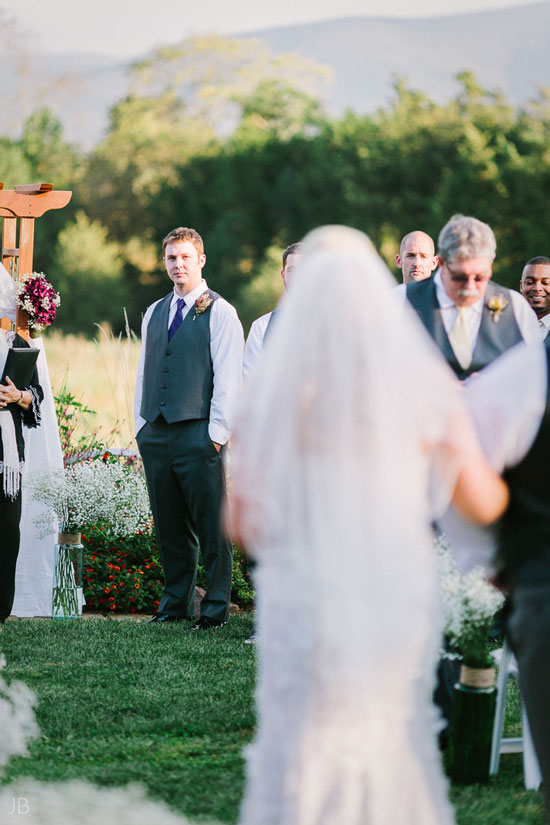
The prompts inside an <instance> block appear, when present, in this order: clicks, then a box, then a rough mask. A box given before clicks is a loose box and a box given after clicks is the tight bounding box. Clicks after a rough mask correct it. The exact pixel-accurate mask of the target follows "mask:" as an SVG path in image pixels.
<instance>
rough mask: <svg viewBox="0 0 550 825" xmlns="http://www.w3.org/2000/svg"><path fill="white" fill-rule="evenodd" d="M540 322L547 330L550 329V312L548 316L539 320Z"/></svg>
mask: <svg viewBox="0 0 550 825" xmlns="http://www.w3.org/2000/svg"><path fill="white" fill-rule="evenodd" d="M539 321H540V323H541V324H543V326H545V327H546V329H550V312H549V313H548V314H547V315H543V316H542V318H539Z"/></svg>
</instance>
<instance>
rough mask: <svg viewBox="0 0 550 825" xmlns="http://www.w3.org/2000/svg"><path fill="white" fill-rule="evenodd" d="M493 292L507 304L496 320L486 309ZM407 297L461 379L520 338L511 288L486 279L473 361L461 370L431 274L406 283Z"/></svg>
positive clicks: (488, 362) (520, 339) (477, 370)
mask: <svg viewBox="0 0 550 825" xmlns="http://www.w3.org/2000/svg"><path fill="white" fill-rule="evenodd" d="M496 295H499V296H500V295H503V296H504V298H505V299H506V300H507V301H508V305H507V306H506V307H505V308H504V309H503V310H502V312H501V313H500V317H499V319H498V321H497V322H495V321H494V319H493V317H492V313H491V311H490V310H489V309H487V302H488V301H489V300H490V299H491V298H492V297H493V296H496ZM407 298H408V299H409V302H410V303H411V305H412V307H413V308H414V309H415V310H416V312H417V314H418V317H419V318H420V320H421V321H422V323H423V324H424V326H425V327H426V329H427V331H428V332H429V333H430V335H431V336H432V338H433V339H434V341H435V343H436V344H437V346H438V347H439V349H440V350H441V353H442V355H443V357H444V358H445V360H446V361H447V362H448V364H449V366H450V367H451V369H452V370H453V372H454V373H455V375H456V376H457V378H460V380H461V381H463V380H464V379H465V378H467V377H468V376H469V375H471V374H472V373H473V372H479V370H482V369H483V367H486V366H487V364H490V363H491V361H494V360H495V358H498V356H499V355H502V353H503V352H505V351H506V350H507V349H509V348H510V347H513V346H514V344H519V342H520V341H522V340H523V337H522V334H521V332H520V329H519V327H518V323H517V321H516V318H515V315H514V311H513V309H512V301H511V299H510V290H509V289H506V287H504V286H500V284H494V283H493V282H492V281H489V283H488V285H487V292H486V293H485V301H484V306H483V315H482V316H481V324H480V327H479V334H478V337H477V341H476V346H475V349H474V352H473V356H472V363H471V365H470V366H469V367H468V369H467V370H464V369H462V367H461V366H460V364H459V363H458V361H457V360H456V356H455V354H454V351H453V348H452V346H451V342H450V341H449V337H448V335H447V332H446V330H445V326H444V324H443V319H442V318H441V310H440V308H439V304H438V302H437V294H436V288H435V283H434V279H433V276H432V277H431V278H426V279H425V280H424V281H416V282H415V283H412V284H407Z"/></svg>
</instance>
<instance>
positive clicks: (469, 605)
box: [438, 538, 504, 668]
mask: <svg viewBox="0 0 550 825" xmlns="http://www.w3.org/2000/svg"><path fill="white" fill-rule="evenodd" d="M438 554H439V562H440V587H441V595H442V607H443V616H444V633H445V635H446V636H447V638H448V640H449V645H450V648H451V655H453V654H455V655H457V654H458V655H461V656H462V659H463V662H464V664H465V665H466V666H467V667H471V668H487V667H492V665H493V659H492V657H491V654H490V652H489V650H488V646H487V640H488V638H489V634H490V632H491V628H492V625H493V621H494V617H495V613H496V612H497V611H498V610H499V609H500V608H501V607H502V605H503V603H504V595H503V594H502V593H501V592H500V590H497V589H496V588H495V587H493V585H492V584H491V583H490V582H489V581H487V577H486V574H485V571H484V570H483V568H482V567H479V566H477V567H474V568H473V569H472V570H469V571H468V572H467V573H464V572H463V571H462V570H461V569H460V568H459V567H458V565H457V563H456V562H455V560H454V558H453V556H452V553H451V551H450V550H449V548H448V546H447V543H446V542H445V540H444V539H443V538H440V539H439V541H438Z"/></svg>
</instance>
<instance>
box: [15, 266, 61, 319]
mask: <svg viewBox="0 0 550 825" xmlns="http://www.w3.org/2000/svg"><path fill="white" fill-rule="evenodd" d="M60 303H61V298H60V296H59V292H56V291H55V289H54V288H53V286H52V285H51V283H50V282H49V281H48V279H47V278H46V276H45V275H44V273H43V272H31V273H30V274H29V275H23V278H22V279H21V280H20V282H19V284H18V287H17V304H18V306H20V307H21V309H24V310H25V312H27V313H28V316H29V327H30V328H31V330H36V331H38V330H40V329H43V328H44V327H49V326H50V324H53V322H54V321H55V316H56V314H57V307H58V306H59V304H60Z"/></svg>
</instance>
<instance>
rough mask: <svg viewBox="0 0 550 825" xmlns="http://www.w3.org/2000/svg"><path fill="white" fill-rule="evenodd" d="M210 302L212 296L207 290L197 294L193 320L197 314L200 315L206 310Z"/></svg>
mask: <svg viewBox="0 0 550 825" xmlns="http://www.w3.org/2000/svg"><path fill="white" fill-rule="evenodd" d="M211 303H212V298H211V297H210V295H209V294H208V292H203V293H202V295H199V297H198V298H197V300H196V301H195V314H194V315H193V321H194V320H195V318H196V317H197V315H200V314H201V313H203V312H204V311H205V310H207V309H208V307H209V306H210V304H211Z"/></svg>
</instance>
